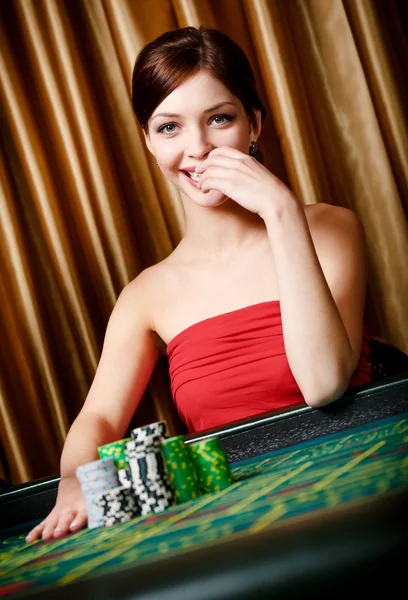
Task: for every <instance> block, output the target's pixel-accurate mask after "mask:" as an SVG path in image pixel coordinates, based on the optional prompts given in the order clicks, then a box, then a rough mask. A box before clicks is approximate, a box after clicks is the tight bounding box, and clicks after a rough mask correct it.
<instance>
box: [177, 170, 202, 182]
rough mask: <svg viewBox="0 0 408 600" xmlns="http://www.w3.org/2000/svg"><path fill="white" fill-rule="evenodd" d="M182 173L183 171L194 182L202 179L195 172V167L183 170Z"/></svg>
mask: <svg viewBox="0 0 408 600" xmlns="http://www.w3.org/2000/svg"><path fill="white" fill-rule="evenodd" d="M181 171H182V173H185V174H186V175H187V177H189V178H190V179H192V180H193V181H198V180H199V179H200V174H199V173H196V172H195V167H189V168H187V169H181Z"/></svg>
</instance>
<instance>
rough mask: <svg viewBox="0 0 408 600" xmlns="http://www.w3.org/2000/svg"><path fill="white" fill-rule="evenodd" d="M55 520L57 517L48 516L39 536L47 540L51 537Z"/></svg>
mask: <svg viewBox="0 0 408 600" xmlns="http://www.w3.org/2000/svg"><path fill="white" fill-rule="evenodd" d="M57 521H58V519H57V517H51V516H50V517H48V519H47V522H46V524H45V527H44V529H43V532H42V536H41V537H42V539H43V540H45V541H47V540H49V539H51V538H52V536H53V533H54V529H55V526H56V524H57Z"/></svg>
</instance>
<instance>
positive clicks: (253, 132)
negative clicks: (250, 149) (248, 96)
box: [249, 108, 262, 142]
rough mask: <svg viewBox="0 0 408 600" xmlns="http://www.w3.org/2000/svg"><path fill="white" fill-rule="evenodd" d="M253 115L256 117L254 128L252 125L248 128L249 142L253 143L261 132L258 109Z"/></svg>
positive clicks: (260, 118)
mask: <svg viewBox="0 0 408 600" xmlns="http://www.w3.org/2000/svg"><path fill="white" fill-rule="evenodd" d="M254 113H255V117H256V128H255V129H254V128H253V125H252V124H250V126H249V133H250V135H251V140H253V141H255V142H256V140H257V139H258V138H259V136H260V135H261V130H262V113H261V111H260V110H259V109H258V108H255V109H254Z"/></svg>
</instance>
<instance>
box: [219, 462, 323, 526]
mask: <svg viewBox="0 0 408 600" xmlns="http://www.w3.org/2000/svg"><path fill="white" fill-rule="evenodd" d="M312 464H313V463H312V461H309V462H307V463H305V464H304V465H301V466H300V467H299V468H298V469H296V470H295V471H291V472H290V473H287V474H286V475H283V476H282V477H279V479H275V481H273V482H272V483H271V484H269V485H267V486H265V487H263V488H261V489H260V490H257V491H255V492H254V493H253V494H250V495H249V496H248V497H247V498H245V500H243V501H242V502H239V503H238V504H236V505H235V506H234V507H233V508H232V509H231V510H230V514H232V515H234V514H236V513H239V512H241V511H242V509H244V508H246V507H247V506H248V505H249V504H251V503H252V502H254V501H255V500H258V498H260V497H261V496H263V495H265V494H267V493H269V492H271V491H272V490H274V489H275V488H277V487H279V486H280V485H282V483H285V482H286V481H288V480H289V479H291V478H292V477H296V475H298V474H299V473H301V472H302V471H304V470H305V469H307V468H308V467H310V466H311V465H312Z"/></svg>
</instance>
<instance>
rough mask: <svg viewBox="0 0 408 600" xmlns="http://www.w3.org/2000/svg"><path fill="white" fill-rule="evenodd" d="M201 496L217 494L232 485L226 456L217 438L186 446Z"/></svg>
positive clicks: (232, 481) (232, 479)
mask: <svg viewBox="0 0 408 600" xmlns="http://www.w3.org/2000/svg"><path fill="white" fill-rule="evenodd" d="M188 452H189V454H190V456H191V460H192V462H193V463H194V466H195V470H196V473H197V477H198V481H199V485H200V490H201V493H202V494H208V493H212V492H219V491H221V490H224V489H225V488H227V487H229V486H230V485H232V484H233V483H234V478H233V476H232V473H231V470H230V466H229V462H228V458H227V455H226V454H225V452H224V450H223V449H222V448H221V446H220V442H219V440H218V438H211V439H208V440H202V441H200V442H195V443H194V444H190V445H189V446H188Z"/></svg>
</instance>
